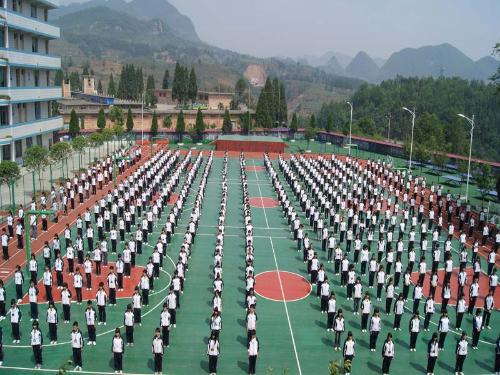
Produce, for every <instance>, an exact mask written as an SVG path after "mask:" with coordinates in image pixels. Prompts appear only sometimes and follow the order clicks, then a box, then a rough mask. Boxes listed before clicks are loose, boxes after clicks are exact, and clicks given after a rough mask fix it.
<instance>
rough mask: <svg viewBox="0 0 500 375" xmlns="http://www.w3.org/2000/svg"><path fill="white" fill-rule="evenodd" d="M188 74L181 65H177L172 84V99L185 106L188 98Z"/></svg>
mask: <svg viewBox="0 0 500 375" xmlns="http://www.w3.org/2000/svg"><path fill="white" fill-rule="evenodd" d="M188 81H189V77H188V72H187V68H184V67H183V66H182V65H180V64H179V63H177V64H175V70H174V80H173V82H172V99H173V100H177V102H178V103H179V104H184V103H185V102H186V100H187V99H189V98H188V90H187V89H188Z"/></svg>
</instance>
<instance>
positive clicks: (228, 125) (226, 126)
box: [222, 109, 233, 134]
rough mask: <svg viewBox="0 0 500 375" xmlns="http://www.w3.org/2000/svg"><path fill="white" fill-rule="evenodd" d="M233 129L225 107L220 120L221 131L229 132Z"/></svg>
mask: <svg viewBox="0 0 500 375" xmlns="http://www.w3.org/2000/svg"><path fill="white" fill-rule="evenodd" d="M232 131H233V123H232V122H231V116H230V115H229V111H228V110H227V109H226V110H225V111H224V119H223V120H222V133H223V134H229V133H231V132H232Z"/></svg>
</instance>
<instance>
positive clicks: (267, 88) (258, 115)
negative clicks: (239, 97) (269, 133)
mask: <svg viewBox="0 0 500 375" xmlns="http://www.w3.org/2000/svg"><path fill="white" fill-rule="evenodd" d="M271 95H272V83H271V80H270V79H269V78H268V79H267V80H266V84H265V85H264V88H263V89H262V91H261V92H260V95H259V99H258V101H257V109H256V111H255V122H256V123H257V126H258V127H260V128H270V127H272V126H273V125H272V123H273V121H274V120H273V119H274V116H273V115H272V97H271Z"/></svg>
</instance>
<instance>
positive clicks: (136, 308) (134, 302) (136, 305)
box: [132, 286, 142, 326]
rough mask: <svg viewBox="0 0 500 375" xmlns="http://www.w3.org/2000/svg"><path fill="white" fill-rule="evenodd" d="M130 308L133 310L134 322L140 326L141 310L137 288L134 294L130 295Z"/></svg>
mask: <svg viewBox="0 0 500 375" xmlns="http://www.w3.org/2000/svg"><path fill="white" fill-rule="evenodd" d="M132 307H133V309H134V322H135V323H136V324H139V325H140V326H141V325H142V322H141V310H142V296H141V294H140V293H139V287H137V286H136V287H135V291H134V294H133V295H132Z"/></svg>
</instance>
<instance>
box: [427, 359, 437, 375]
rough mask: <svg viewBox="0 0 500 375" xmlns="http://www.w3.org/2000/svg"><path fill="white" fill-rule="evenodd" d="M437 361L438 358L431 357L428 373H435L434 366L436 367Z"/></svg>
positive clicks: (428, 360)
mask: <svg viewBox="0 0 500 375" xmlns="http://www.w3.org/2000/svg"><path fill="white" fill-rule="evenodd" d="M436 360H437V357H431V356H429V358H428V359H427V372H429V373H433V372H434V366H435V365H436Z"/></svg>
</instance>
